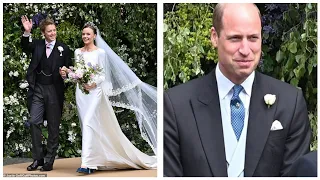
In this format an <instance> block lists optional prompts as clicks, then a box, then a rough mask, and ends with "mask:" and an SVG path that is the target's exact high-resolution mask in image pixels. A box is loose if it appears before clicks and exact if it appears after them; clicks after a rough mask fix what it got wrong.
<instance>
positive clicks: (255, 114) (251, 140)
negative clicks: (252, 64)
mask: <svg viewBox="0 0 320 180" xmlns="http://www.w3.org/2000/svg"><path fill="white" fill-rule="evenodd" d="M262 76H263V75H262V74H261V73H259V72H257V71H256V74H255V79H254V82H253V86H252V94H251V99H250V107H249V120H248V130H247V142H246V153H245V154H246V157H245V170H244V176H247V177H251V176H253V173H254V171H255V169H256V167H257V164H258V162H259V159H260V157H261V154H262V152H263V149H264V146H265V143H266V141H267V138H268V136H269V132H270V128H271V124H272V122H273V120H274V119H273V117H274V113H275V109H276V102H275V104H274V105H273V106H271V107H270V108H268V106H267V105H266V104H265V102H264V96H265V95H266V94H274V92H271V89H270V85H269V84H268V83H269V82H268V81H266V80H265V79H263V77H262ZM276 95H277V94H276Z"/></svg>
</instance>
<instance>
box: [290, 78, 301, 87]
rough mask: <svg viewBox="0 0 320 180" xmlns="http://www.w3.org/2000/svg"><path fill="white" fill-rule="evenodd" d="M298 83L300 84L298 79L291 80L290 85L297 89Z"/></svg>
mask: <svg viewBox="0 0 320 180" xmlns="http://www.w3.org/2000/svg"><path fill="white" fill-rule="evenodd" d="M298 83H299V81H298V79H296V78H292V79H291V80H290V84H291V85H293V86H295V87H297V86H298Z"/></svg>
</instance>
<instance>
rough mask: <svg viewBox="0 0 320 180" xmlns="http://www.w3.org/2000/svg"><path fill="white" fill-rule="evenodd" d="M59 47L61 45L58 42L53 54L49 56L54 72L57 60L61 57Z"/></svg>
mask: <svg viewBox="0 0 320 180" xmlns="http://www.w3.org/2000/svg"><path fill="white" fill-rule="evenodd" d="M58 46H60V43H59V42H58V41H56V43H55V44H54V47H53V49H52V51H51V54H50V56H49V58H50V60H51V61H52V72H53V71H54V69H55V67H56V64H57V60H58V59H59V56H60V51H59V50H58ZM62 53H63V52H62Z"/></svg>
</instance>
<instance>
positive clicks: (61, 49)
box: [58, 46, 63, 56]
mask: <svg viewBox="0 0 320 180" xmlns="http://www.w3.org/2000/svg"><path fill="white" fill-rule="evenodd" d="M58 50H59V51H60V56H62V51H63V47H61V46H58Z"/></svg>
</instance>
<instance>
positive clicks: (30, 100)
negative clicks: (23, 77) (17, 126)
mask: <svg viewBox="0 0 320 180" xmlns="http://www.w3.org/2000/svg"><path fill="white" fill-rule="evenodd" d="M21 21H22V24H23V27H24V34H23V35H22V37H21V45H22V49H23V51H24V52H27V53H31V54H32V59H31V62H30V65H29V67H28V70H27V81H28V83H29V90H28V94H27V106H28V110H29V114H30V119H29V123H30V128H31V139H32V158H33V160H34V161H33V163H32V164H31V165H30V166H28V167H27V170H28V171H33V170H36V169H37V168H38V166H42V168H41V169H40V170H41V171H51V170H52V169H53V162H54V159H55V156H56V154H57V152H56V151H57V149H58V145H59V142H58V137H59V125H60V119H61V114H62V108H63V100H64V88H65V86H64V82H63V78H65V77H66V72H65V71H63V70H60V69H61V67H63V66H67V67H68V66H70V65H71V56H70V50H69V48H68V46H66V45H65V44H63V43H61V42H59V41H56V25H55V23H54V21H53V20H52V19H45V20H43V21H42V22H41V23H40V30H41V33H42V35H43V36H44V38H45V39H43V40H36V39H32V37H31V29H32V20H31V19H30V20H29V19H28V18H27V16H22V17H21ZM44 118H46V119H47V121H48V134H49V135H48V141H47V142H48V143H47V154H44V153H43V149H42V143H41V141H42V134H41V127H40V125H41V124H42V123H43V120H44Z"/></svg>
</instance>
